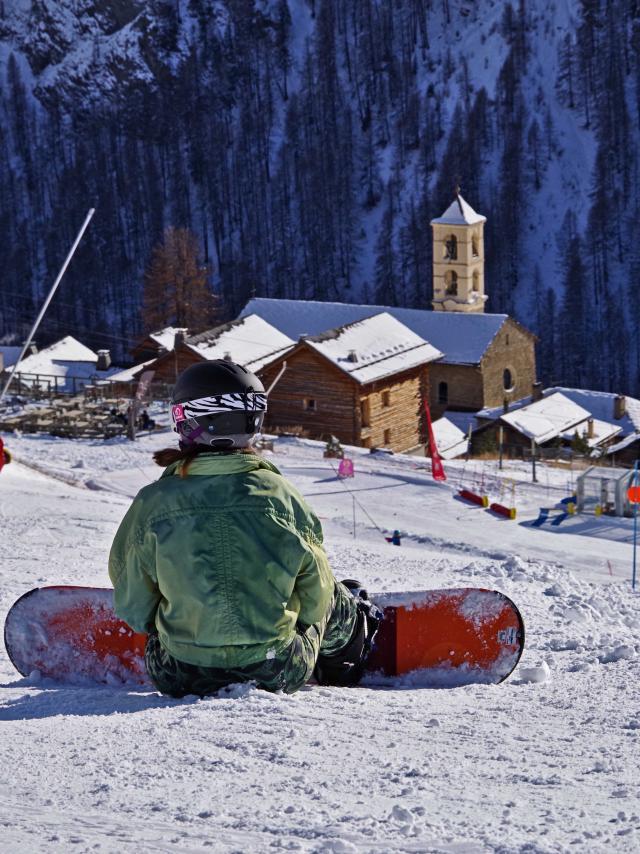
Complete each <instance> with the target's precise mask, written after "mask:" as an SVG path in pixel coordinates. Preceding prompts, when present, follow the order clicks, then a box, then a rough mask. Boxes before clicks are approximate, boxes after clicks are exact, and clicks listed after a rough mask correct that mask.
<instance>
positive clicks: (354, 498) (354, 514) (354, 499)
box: [351, 494, 356, 540]
mask: <svg viewBox="0 0 640 854" xmlns="http://www.w3.org/2000/svg"><path fill="white" fill-rule="evenodd" d="M351 499H352V502H353V539H354V540H355V538H356V497H355V495H353V494H352V495H351Z"/></svg>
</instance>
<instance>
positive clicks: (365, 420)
mask: <svg viewBox="0 0 640 854" xmlns="http://www.w3.org/2000/svg"><path fill="white" fill-rule="evenodd" d="M360 420H361V422H362V426H363V427H370V426H371V412H370V408H369V401H368V399H366V398H365V400H361V401H360Z"/></svg>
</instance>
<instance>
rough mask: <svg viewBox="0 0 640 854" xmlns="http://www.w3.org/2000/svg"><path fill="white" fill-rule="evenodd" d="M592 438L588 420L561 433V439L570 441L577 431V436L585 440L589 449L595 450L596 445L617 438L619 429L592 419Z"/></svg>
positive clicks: (615, 425) (606, 422)
mask: <svg viewBox="0 0 640 854" xmlns="http://www.w3.org/2000/svg"><path fill="white" fill-rule="evenodd" d="M591 429H592V432H593V436H589V435H587V434H588V431H589V420H587V421H584V422H583V423H582V424H578V425H577V426H576V427H574V428H573V429H572V430H567V431H565V432H564V433H561V434H560V435H561V436H562V438H563V439H567V440H568V441H571V439H573V437H574V436H575V433H576V430H577V431H578V435H579V436H582V437H583V438H584V439H586V442H587V445H588V446H589V447H590V448H597V447H598V445H601V444H602V443H603V442H606V441H607V440H608V439H613V437H614V436H617V435H618V433H620V431H621V429H622V428H621V427H620V425H618V424H610V423H609V422H608V421H600V420H599V419H598V418H594V419H593V425H592V428H591Z"/></svg>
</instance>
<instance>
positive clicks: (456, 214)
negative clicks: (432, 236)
mask: <svg viewBox="0 0 640 854" xmlns="http://www.w3.org/2000/svg"><path fill="white" fill-rule="evenodd" d="M486 221H487V218H486V216H482V214H479V213H476V212H475V211H474V209H473V208H472V207H471V205H470V204H469V203H468V202H465V200H464V199H463V198H462V196H461V195H460V194H459V193H456V197H455V199H454V200H453V201H452V202H451V204H450V205H449V207H448V208H447V209H446V211H445V212H444V213H443V214H442V216H439V217H436V219H432V220H431V223H432V224H434V223H435V224H436V225H475V224H476V223H478V222H486Z"/></svg>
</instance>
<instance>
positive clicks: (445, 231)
mask: <svg viewBox="0 0 640 854" xmlns="http://www.w3.org/2000/svg"><path fill="white" fill-rule="evenodd" d="M486 221H487V218H486V217H485V216H482V214H477V213H476V212H475V211H474V209H473V208H472V207H471V205H469V204H467V202H465V200H464V199H463V198H462V196H461V195H460V188H459V187H456V190H455V198H454V200H453V202H452V203H451V204H450V205H449V207H448V208H447V209H446V211H445V212H444V213H443V214H442V216H440V217H438V218H437V219H432V220H431V227H432V228H433V300H432V304H433V310H434V311H465V312H468V313H478V312H483V311H484V304H485V302H486V301H487V296H486V295H485V292H484V224H485V222H486Z"/></svg>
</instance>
